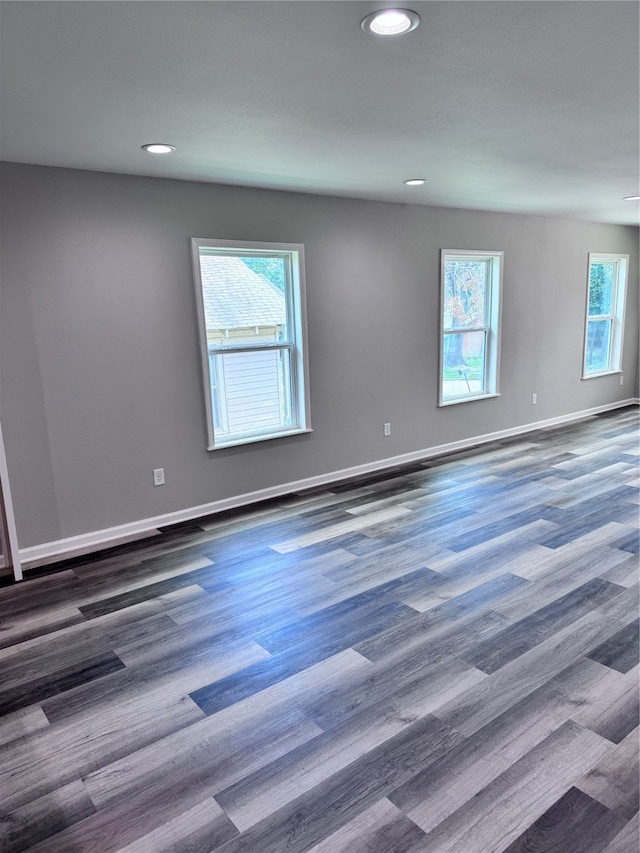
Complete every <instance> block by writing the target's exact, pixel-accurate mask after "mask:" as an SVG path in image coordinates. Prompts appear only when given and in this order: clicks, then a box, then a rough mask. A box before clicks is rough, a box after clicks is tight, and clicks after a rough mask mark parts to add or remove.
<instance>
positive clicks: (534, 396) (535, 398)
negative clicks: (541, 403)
mask: <svg viewBox="0 0 640 853" xmlns="http://www.w3.org/2000/svg"><path fill="white" fill-rule="evenodd" d="M537 402H538V395H537V394H532V395H531V405H532V406H535V405H536V403H537Z"/></svg>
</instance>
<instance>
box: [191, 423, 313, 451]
mask: <svg viewBox="0 0 640 853" xmlns="http://www.w3.org/2000/svg"><path fill="white" fill-rule="evenodd" d="M309 432H313V430H312V429H311V428H309V429H290V430H286V431H285V432H273V433H270V434H269V435H250V436H247V437H246V438H233V439H230V440H229V441H224V442H222V441H221V442H219V443H218V444H215V445H213V446H207V450H226V449H227V448H228V447H241V446H242V445H243V444H257V443H258V442H260V441H271V440H272V439H274V438H289V436H292V435H304V434H306V433H309Z"/></svg>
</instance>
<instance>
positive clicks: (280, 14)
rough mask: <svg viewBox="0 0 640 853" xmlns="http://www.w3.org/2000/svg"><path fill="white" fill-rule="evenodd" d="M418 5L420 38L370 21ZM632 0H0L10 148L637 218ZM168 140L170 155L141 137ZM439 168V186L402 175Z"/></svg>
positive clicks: (177, 171) (74, 162) (121, 168)
mask: <svg viewBox="0 0 640 853" xmlns="http://www.w3.org/2000/svg"><path fill="white" fill-rule="evenodd" d="M385 5H390V6H393V5H397V6H402V5H405V6H407V7H408V8H411V9H414V10H415V11H417V12H418V13H419V14H420V16H421V19H422V22H421V25H420V26H419V27H418V29H417V30H415V31H414V32H412V33H409V34H407V35H405V36H397V37H394V38H387V39H381V38H375V37H373V36H370V35H365V34H364V33H363V32H362V30H361V29H360V20H361V19H362V18H363V17H364V16H365V15H366V14H367V13H368V12H370V11H373V10H374V9H379V8H384V7H385ZM638 12H639V4H638V3H637V2H632V0H621V2H618V0H603V1H602V2H598V0H593V1H592V0H586V2H574V0H546V2H544V1H541V0H533V2H529V1H528V0H495V1H492V2H489V0H468V2H462V0H444V2H436V0H432V1H431V2H413V0H406V2H404V0H403V1H402V2H399V3H395V4H394V3H389V4H385V2H384V0H380V1H379V2H374V0H372V2H351V0H328V2H325V1H324V0H323V2H318V0H284V2H279V0H254V2H244V0H225V1H223V0H200V2H189V0H168V2H151V1H149V2H132V0H123V1H122V2H118V1H117V0H115V2H86V0H85V2H57V0H49V2H2V3H0V30H1V37H2V52H1V63H2V64H1V69H0V70H1V76H0V82H1V88H0V105H1V114H0V120H1V123H0V129H1V136H0V156H2V159H4V160H10V161H17V162H24V163H40V164H47V165H55V166H68V167H76V168H81V169H93V170H99V171H108V172H122V173H126V174H138V175H162V176H165V177H171V178H181V179H187V180H197V181H212V182H217V183H225V184H241V185H246V186H259V187H272V188H277V189H286V190H294V191H301V192H312V193H322V194H330V195H340V196H351V197H357V198H366V199H382V200H386V201H395V202H409V203H414V204H429V205H444V206H448V207H464V208H475V209H482V210H497V211H512V212H519V213H525V212H527V213H529V212H530V213H538V214H548V215H555V216H558V215H560V216H567V217H577V218H580V219H592V220H597V221H603V222H617V223H633V224H636V223H637V222H638V210H639V207H638V204H637V203H631V202H625V201H622V197H623V196H626V195H635V194H637V193H638V191H639V189H640V188H639V185H638V172H639V143H638V137H639V125H640V118H639V67H638V66H639V46H638ZM158 141H160V142H169V143H171V144H173V145H175V146H176V148H177V150H176V151H175V152H174V153H173V154H171V155H167V156H165V157H153V156H151V155H149V154H146V153H145V152H143V151H141V149H140V146H141V145H142V144H144V143H146V142H158ZM412 177H425V178H427V179H428V184H427V185H426V186H424V187H418V188H408V187H405V186H404V185H403V184H402V181H403V179H405V178H412Z"/></svg>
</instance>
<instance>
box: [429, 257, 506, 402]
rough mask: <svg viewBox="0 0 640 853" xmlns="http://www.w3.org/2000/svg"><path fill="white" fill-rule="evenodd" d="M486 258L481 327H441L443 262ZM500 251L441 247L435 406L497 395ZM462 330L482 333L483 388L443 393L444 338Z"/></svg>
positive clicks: (500, 282) (443, 295) (442, 312)
mask: <svg viewBox="0 0 640 853" xmlns="http://www.w3.org/2000/svg"><path fill="white" fill-rule="evenodd" d="M458 258H459V259H461V260H467V261H469V260H478V261H490V275H489V283H488V285H487V291H486V294H485V323H484V325H482V326H468V327H467V326H465V327H457V328H455V329H446V328H445V290H446V287H445V265H446V262H447V261H448V260H452V259H453V260H455V259H458ZM503 267H504V252H498V251H488V250H484V249H483V250H479V251H473V250H471V249H442V250H441V253H440V372H439V378H438V405H439V406H452V405H457V404H458V403H469V402H473V401H475V400H486V399H489V398H491V397H499V396H500V392H499V390H498V383H499V377H500V337H501V335H500V327H501V323H502V277H503ZM462 332H482V333H484V336H485V360H484V369H485V375H484V383H483V384H484V390H483V391H480V392H476V393H474V392H471V391H470V392H467V393H464V394H460V395H459V396H456V397H447V398H446V399H445V398H444V396H443V392H444V388H443V378H444V353H445V345H444V342H445V337H446V336H447V335H451V334H460V333H462Z"/></svg>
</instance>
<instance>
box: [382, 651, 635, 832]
mask: <svg viewBox="0 0 640 853" xmlns="http://www.w3.org/2000/svg"><path fill="white" fill-rule="evenodd" d="M602 677H603V674H602V668H601V667H599V666H598V665H597V664H594V663H593V662H592V661H586V660H583V661H580V662H578V663H577V664H574V665H573V666H571V667H569V668H568V669H567V670H564V671H563V672H561V673H559V674H558V675H557V676H556V677H555V678H552V679H550V680H549V681H548V682H547V683H546V684H544V685H542V686H541V687H539V688H538V689H537V690H535V691H534V692H533V693H531V694H530V695H528V696H526V697H525V698H524V699H522V700H521V701H520V702H519V703H518V704H517V705H515V706H514V707H513V708H510V709H508V710H506V711H505V712H504V713H502V714H500V715H499V716H498V717H496V718H495V719H494V720H492V721H491V722H490V723H488V724H487V725H485V726H483V727H482V728H481V729H479V730H478V731H477V732H475V734H472V735H470V736H469V737H467V738H465V740H464V741H462V743H460V744H459V745H457V746H456V747H454V748H453V749H452V750H450V752H449V753H448V754H447V755H445V756H444V757H443V758H442V759H440V761H438V762H436V763H435V764H433V765H431V767H429V768H428V770H427V771H425V772H422V773H418V774H416V775H415V776H414V777H413V778H412V779H410V780H409V781H407V782H406V783H405V784H404V785H401V786H399V787H398V788H396V790H395V791H393V792H392V793H391V794H389V799H390V800H391V802H393V803H395V804H396V805H397V806H399V807H400V808H401V809H402V810H403V811H404V812H405V813H407V812H408V813H410V814H411V815H412V816H413V818H414V819H415V820H417V821H418V822H419V823H420V826H421V827H422V828H423V829H424V830H425V831H431V830H432V829H434V828H435V827H436V826H437V825H438V824H439V823H441V822H442V821H443V820H445V819H446V818H447V817H449V816H450V815H451V814H453V812H455V811H456V810H457V809H458V808H460V807H462V806H463V805H464V804H465V803H466V802H467V801H470V800H471V799H472V798H473V797H475V796H477V795H478V794H479V793H480V792H481V791H482V790H483V789H484V788H485V787H487V785H489V784H490V783H491V782H493V781H494V779H496V778H497V777H498V776H500V775H501V774H502V773H504V772H506V771H507V770H508V769H509V768H510V767H511V766H512V765H513V764H514V763H515V762H516V761H519V760H520V759H521V758H523V757H524V756H525V755H526V754H527V753H528V752H529V751H530V750H532V749H533V748H534V747H536V746H537V745H538V744H539V743H541V742H542V741H543V740H544V739H545V738H547V737H549V736H550V735H551V734H553V733H554V732H555V731H556V730H557V729H558V728H560V726H562V725H563V724H564V723H565V722H567V721H568V720H569V719H572V717H573V716H574V715H575V710H576V708H579V709H580V711H582V712H584V713H588V712H589V710H591V709H593V708H594V706H595V705H596V704H597V701H598V697H599V692H598V691H599V688H601V687H602V688H603V689H604V690H605V691H606V690H608V689H610V687H611V685H612V682H614V681H616V678H615V676H614V674H613V673H612V672H611V673H605V678H606V683H605V684H603V683H602ZM617 680H619V679H617Z"/></svg>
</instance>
